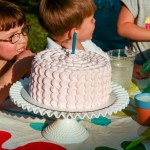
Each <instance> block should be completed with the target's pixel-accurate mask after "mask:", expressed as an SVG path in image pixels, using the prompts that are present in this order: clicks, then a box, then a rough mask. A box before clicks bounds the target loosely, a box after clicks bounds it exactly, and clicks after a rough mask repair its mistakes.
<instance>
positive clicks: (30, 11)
mask: <svg viewBox="0 0 150 150" xmlns="http://www.w3.org/2000/svg"><path fill="white" fill-rule="evenodd" d="M9 1H11V2H13V3H15V4H17V5H19V6H20V7H21V8H22V10H23V11H24V13H25V14H26V18H27V22H28V23H29V24H30V25H31V29H30V34H29V42H28V48H29V49H30V50H32V51H33V52H35V53H37V52H39V51H41V50H43V49H45V47H46V36H47V33H46V31H45V30H44V29H43V28H42V27H41V26H40V24H39V22H38V13H37V11H38V10H37V6H38V0H9Z"/></svg>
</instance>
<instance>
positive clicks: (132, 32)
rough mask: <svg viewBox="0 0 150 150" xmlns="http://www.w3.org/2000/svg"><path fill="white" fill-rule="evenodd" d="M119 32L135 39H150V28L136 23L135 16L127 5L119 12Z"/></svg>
mask: <svg viewBox="0 0 150 150" xmlns="http://www.w3.org/2000/svg"><path fill="white" fill-rule="evenodd" d="M117 32H118V34H119V35H120V36H122V37H125V38H128V39H131V40H134V41H150V30H149V29H146V28H145V27H140V26H138V25H136V24H135V17H134V16H133V14H132V13H131V12H130V11H129V10H128V8H127V7H125V6H122V8H121V11H120V14H119V18H118V23H117Z"/></svg>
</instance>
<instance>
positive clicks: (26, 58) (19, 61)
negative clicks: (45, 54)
mask: <svg viewBox="0 0 150 150" xmlns="http://www.w3.org/2000/svg"><path fill="white" fill-rule="evenodd" d="M33 57H34V54H33V53H32V52H31V51H29V50H26V51H24V52H22V53H20V54H19V55H18V56H17V58H16V61H15V63H14V64H13V65H12V66H11V67H10V69H9V70H8V71H7V72H6V73H5V74H4V75H3V76H2V77H0V103H2V102H3V101H4V100H5V99H6V98H7V97H8V96H9V89H10V87H11V85H12V84H13V83H14V82H16V81H18V80H20V79H21V78H22V77H23V76H24V75H25V74H26V73H28V72H29V71H30V69H31V63H32V59H33Z"/></svg>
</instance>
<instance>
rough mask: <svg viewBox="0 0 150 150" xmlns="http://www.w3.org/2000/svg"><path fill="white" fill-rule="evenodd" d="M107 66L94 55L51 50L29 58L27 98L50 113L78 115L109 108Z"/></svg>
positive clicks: (107, 61) (82, 52)
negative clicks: (30, 67)
mask: <svg viewBox="0 0 150 150" xmlns="http://www.w3.org/2000/svg"><path fill="white" fill-rule="evenodd" d="M110 93H111V65H110V62H109V60H107V59H106V58H104V57H103V56H101V55H99V54H97V53H95V52H84V51H78V50H76V52H75V54H71V51H70V50H61V49H51V50H45V51H42V52H39V53H38V54H37V55H36V56H35V58H34V59H33V63H32V69H31V76H30V80H29V95H30V97H31V98H32V99H33V101H34V102H33V103H34V104H37V105H38V106H41V107H45V108H50V109H52V110H59V111H68V112H81V111H93V110H97V109H102V108H105V107H108V106H109V105H111V104H112V103H113V102H114V100H112V99H110V98H109V96H110Z"/></svg>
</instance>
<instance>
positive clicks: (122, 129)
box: [0, 79, 150, 150]
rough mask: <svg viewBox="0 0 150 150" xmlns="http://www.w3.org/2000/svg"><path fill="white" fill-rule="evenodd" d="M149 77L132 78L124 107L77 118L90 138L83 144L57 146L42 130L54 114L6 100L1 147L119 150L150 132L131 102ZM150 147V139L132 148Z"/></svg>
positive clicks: (0, 126)
mask: <svg viewBox="0 0 150 150" xmlns="http://www.w3.org/2000/svg"><path fill="white" fill-rule="evenodd" d="M148 82H150V79H145V80H135V79H133V82H132V83H131V88H130V89H129V90H128V93H129V95H130V104H129V105H128V107H126V109H125V110H122V111H121V112H118V113H117V114H113V115H112V116H106V117H99V118H93V119H84V120H78V122H79V123H80V124H82V125H83V126H84V127H85V128H86V129H87V130H88V132H89V134H90V135H89V138H88V139H87V140H85V141H84V142H82V143H78V144H71V145H60V144H56V143H52V142H50V141H48V140H46V139H45V138H44V137H43V136H42V135H41V130H42V129H43V128H44V127H45V126H47V125H48V124H49V123H51V122H53V121H54V120H55V118H54V117H52V118H48V117H47V116H40V115H37V114H34V113H32V112H27V111H26V110H22V109H21V108H18V107H17V106H15V105H14V104H13V103H12V102H11V101H10V100H9V99H8V100H6V101H5V102H4V103H3V105H2V106H1V108H0V109H1V111H0V150H3V149H5V150H6V149H7V150H8V149H15V150H30V149H32V148H34V149H39V150H46V149H53V150H65V149H67V150H101V149H105V150H107V149H114V150H122V149H123V147H124V145H126V144H128V142H129V141H132V140H135V139H137V138H139V137H142V136H147V135H150V127H146V126H141V125H139V124H138V123H137V122H136V120H137V115H136V110H135V105H134V99H133V98H134V95H135V94H137V93H140V91H141V90H142V89H144V88H145V87H146V85H147V84H148ZM137 148H140V150H142V149H144V148H145V149H147V150H149V149H150V141H146V142H143V143H142V144H141V145H138V146H137V147H135V150H137Z"/></svg>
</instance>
